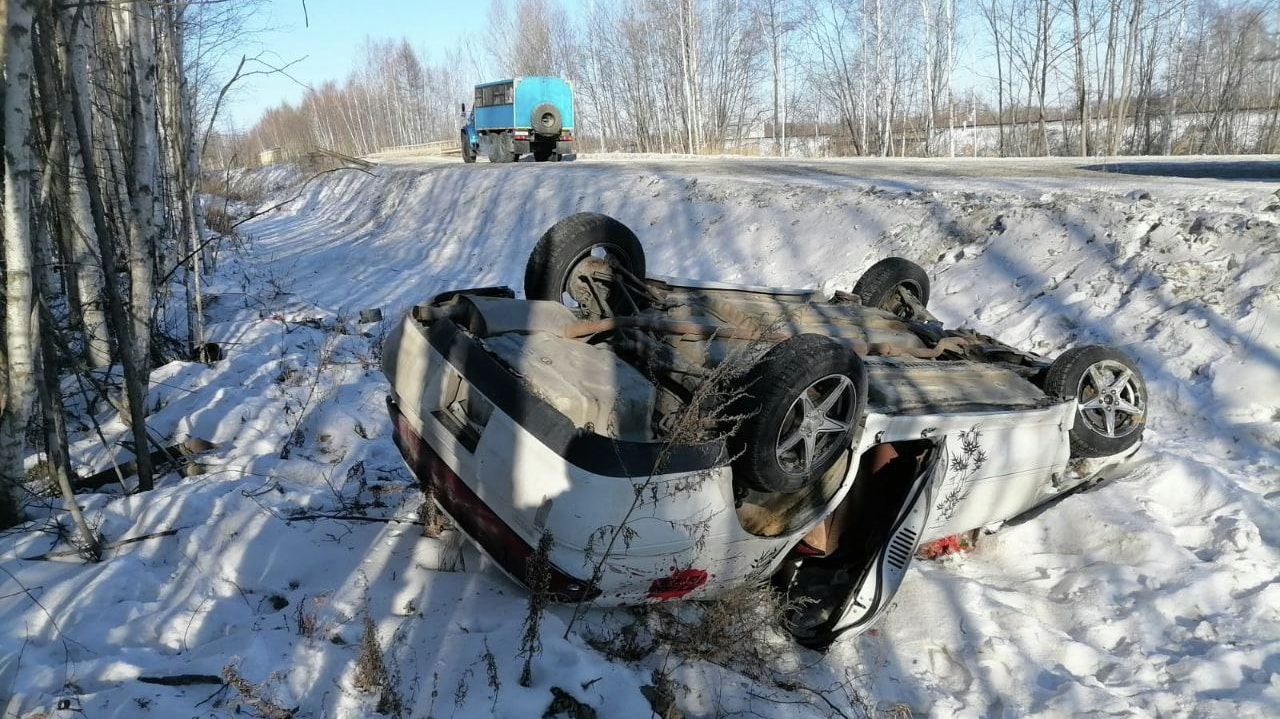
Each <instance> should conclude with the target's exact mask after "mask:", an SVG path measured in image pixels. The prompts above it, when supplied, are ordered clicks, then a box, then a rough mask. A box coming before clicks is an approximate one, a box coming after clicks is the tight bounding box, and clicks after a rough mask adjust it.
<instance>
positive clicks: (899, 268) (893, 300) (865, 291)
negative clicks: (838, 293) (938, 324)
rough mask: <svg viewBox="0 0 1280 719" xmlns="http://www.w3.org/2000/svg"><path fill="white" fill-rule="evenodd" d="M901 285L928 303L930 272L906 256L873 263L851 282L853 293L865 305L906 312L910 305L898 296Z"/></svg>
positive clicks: (905, 313)
mask: <svg viewBox="0 0 1280 719" xmlns="http://www.w3.org/2000/svg"><path fill="white" fill-rule="evenodd" d="M899 287H901V288H903V289H905V290H907V291H908V292H910V293H911V294H913V295H915V298H916V300H918V301H919V302H920V304H921V305H922V306H928V304H929V275H928V273H926V272H925V271H924V268H923V267H921V266H920V265H917V264H916V263H914V262H912V261H911V260H908V259H906V258H905V257H886V258H884V259H883V260H880V261H879V262H877V263H875V264H874V265H872V266H871V267H870V268H868V269H867V271H866V272H863V273H862V277H859V278H858V282H857V284H855V285H854V286H853V294H855V295H857V296H858V297H859V299H861V300H862V305H863V306H864V307H876V308H879V309H882V310H886V311H888V312H892V313H894V314H895V315H898V316H900V317H902V316H906V315H907V314H909V312H910V308H909V307H907V306H905V305H904V304H903V302H902V300H901V299H900V298H899V297H898V288H899Z"/></svg>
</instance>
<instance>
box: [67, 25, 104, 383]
mask: <svg viewBox="0 0 1280 719" xmlns="http://www.w3.org/2000/svg"><path fill="white" fill-rule="evenodd" d="M76 15H77V13H76V11H75V10H74V9H67V10H63V11H62V12H61V13H60V17H61V19H62V20H64V21H65V23H66V25H67V29H68V30H69V32H60V33H59V34H58V39H59V41H58V42H55V43H52V44H53V45H54V46H55V48H56V53H57V59H58V64H59V65H60V66H61V72H62V75H63V86H64V88H69V87H70V85H71V83H72V82H73V81H74V80H73V78H74V77H75V73H77V72H79V73H84V72H85V68H87V67H88V65H89V59H88V34H89V33H88V26H87V24H86V23H85V22H84V17H83V13H80V15H82V17H81V18H80V20H79V21H78V22H79V25H80V27H79V28H70V27H69V26H70V23H71V22H73V21H75V17H76ZM72 95H73V93H71V92H70V91H64V92H63V95H62V101H61V102H60V103H59V106H60V107H59V111H60V112H61V113H62V117H63V123H62V124H63V128H64V132H65V134H66V144H67V164H68V167H69V171H68V173H67V204H66V208H67V215H68V223H67V224H68V227H69V229H70V231H71V233H70V234H71V237H70V238H69V242H68V244H69V245H70V249H71V252H70V258H69V261H70V262H71V264H72V266H73V271H72V272H71V282H72V283H73V284H74V287H75V292H76V294H78V295H79V298H80V309H81V317H80V326H81V327H82V328H83V332H84V341H85V349H86V352H85V357H86V361H87V363H88V365H89V366H90V367H107V366H109V365H110V364H111V335H110V333H109V332H108V328H107V317H106V312H105V311H104V309H103V303H104V301H105V299H104V295H103V292H104V290H103V281H104V280H103V275H102V266H103V264H102V258H100V257H98V256H96V254H95V253H96V252H97V244H98V238H97V237H95V236H94V229H93V217H92V213H91V211H90V209H89V195H88V189H87V188H86V187H85V179H84V165H85V162H90V161H92V159H91V156H90V155H89V154H88V153H86V152H84V151H83V149H82V148H81V147H80V140H79V138H77V137H76V131H75V119H74V116H73V113H72V109H71V103H72V101H73V100H72ZM87 95H88V93H85V94H84V96H82V98H81V99H82V101H83V102H84V106H83V107H81V112H84V113H88V112H89V105H88V100H89V98H88V96H87Z"/></svg>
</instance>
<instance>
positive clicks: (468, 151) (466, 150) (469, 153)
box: [462, 132, 476, 164]
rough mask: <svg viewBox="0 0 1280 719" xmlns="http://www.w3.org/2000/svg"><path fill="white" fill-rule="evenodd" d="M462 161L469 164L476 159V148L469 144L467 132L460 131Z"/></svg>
mask: <svg viewBox="0 0 1280 719" xmlns="http://www.w3.org/2000/svg"><path fill="white" fill-rule="evenodd" d="M462 161H463V162H465V163H467V164H471V163H473V162H475V161H476V149H475V148H474V147H472V146H471V139H470V138H468V137H467V133H465V132H464V133H462Z"/></svg>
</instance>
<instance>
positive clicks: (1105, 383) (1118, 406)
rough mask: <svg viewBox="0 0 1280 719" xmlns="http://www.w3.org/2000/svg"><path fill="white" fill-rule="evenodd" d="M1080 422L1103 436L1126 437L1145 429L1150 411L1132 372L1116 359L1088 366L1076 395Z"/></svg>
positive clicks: (1112, 437)
mask: <svg viewBox="0 0 1280 719" xmlns="http://www.w3.org/2000/svg"><path fill="white" fill-rule="evenodd" d="M1076 401H1077V402H1079V406H1080V419H1081V420H1082V421H1083V422H1084V423H1085V424H1086V425H1088V426H1089V428H1090V429H1091V430H1093V431H1094V432H1097V433H1098V434H1100V435H1102V436H1103V437H1107V438H1109V439H1115V438H1118V437H1127V436H1128V435H1130V434H1132V433H1134V432H1136V431H1138V430H1139V429H1141V428H1142V425H1143V422H1142V420H1143V419H1144V418H1145V417H1146V413H1147V408H1146V406H1145V402H1144V401H1143V397H1142V392H1141V390H1140V389H1139V387H1138V383H1137V382H1135V381H1134V374H1133V370H1131V369H1129V368H1128V367H1125V366H1124V365H1123V364H1121V363H1119V362H1116V361H1115V360H1102V361H1100V362H1095V363H1094V364H1091V365H1089V369H1088V370H1087V371H1086V372H1085V373H1084V376H1082V377H1081V378H1080V387H1079V390H1078V391H1077V393H1076Z"/></svg>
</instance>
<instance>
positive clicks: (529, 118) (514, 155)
mask: <svg viewBox="0 0 1280 719" xmlns="http://www.w3.org/2000/svg"><path fill="white" fill-rule="evenodd" d="M462 113H463V114H464V115H465V116H466V118H467V124H466V126H465V127H463V128H462V161H463V162H475V161H476V157H477V156H479V155H485V156H487V157H488V158H489V162H515V161H516V160H519V159H520V156H521V155H529V154H532V155H533V159H535V160H537V161H538V162H546V161H552V162H556V161H559V160H560V158H561V157H563V156H564V155H566V154H568V153H571V152H573V85H572V84H570V82H569V81H568V80H565V79H564V78H559V77H540V76H531V77H516V78H512V79H509V80H495V81H494V82H486V83H483V84H480V85H476V94H475V101H474V103H473V104H472V106H471V112H470V113H469V114H468V113H467V105H466V103H463V105H462Z"/></svg>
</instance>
